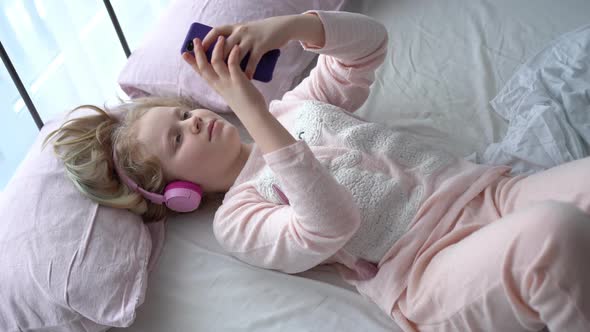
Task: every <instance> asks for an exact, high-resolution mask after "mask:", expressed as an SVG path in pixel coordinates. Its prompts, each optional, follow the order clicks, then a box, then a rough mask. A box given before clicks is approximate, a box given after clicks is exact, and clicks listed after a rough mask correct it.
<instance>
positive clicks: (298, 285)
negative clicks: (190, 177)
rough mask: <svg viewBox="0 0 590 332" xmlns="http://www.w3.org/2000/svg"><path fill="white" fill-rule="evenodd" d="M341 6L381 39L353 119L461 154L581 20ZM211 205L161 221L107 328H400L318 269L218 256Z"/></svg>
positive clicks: (436, 4)
mask: <svg viewBox="0 0 590 332" xmlns="http://www.w3.org/2000/svg"><path fill="white" fill-rule="evenodd" d="M347 10H349V11H356V12H361V13H364V14H366V15H369V16H372V17H374V18H376V19H377V20H379V21H381V22H382V23H383V24H385V26H386V27H387V29H388V31H389V39H390V41H389V46H388V48H389V49H388V55H387V58H386V60H385V63H384V64H383V65H382V66H381V67H380V68H379V70H378V71H377V73H376V79H375V83H374V85H373V87H372V90H371V93H370V95H369V98H368V100H367V101H366V103H365V104H364V105H363V106H362V107H361V108H360V109H359V110H358V111H357V114H358V115H360V116H361V117H362V118H364V119H366V120H368V121H372V122H379V123H385V124H387V125H389V126H391V127H393V128H396V127H397V128H401V127H403V128H405V129H409V130H411V131H413V132H415V133H417V134H421V135H424V136H426V137H429V138H431V140H432V142H433V143H434V144H440V145H441V146H444V147H445V148H446V149H447V150H451V151H453V152H454V153H456V154H458V155H460V156H464V157H466V158H470V156H473V154H476V153H481V152H482V151H484V150H485V148H486V147H487V146H488V145H489V144H491V143H493V142H495V141H498V140H500V139H501V138H502V136H503V135H504V134H505V132H506V128H507V124H506V122H505V120H503V119H502V118H501V117H500V116H498V115H497V114H496V113H495V112H494V111H493V109H492V107H491V105H490V103H489V101H490V100H492V99H493V98H494V96H495V95H496V94H497V93H498V91H499V90H500V89H501V88H502V87H503V86H504V84H505V83H506V82H507V81H508V80H509V79H510V77H511V76H512V74H513V73H514V72H515V71H516V70H517V69H518V67H519V66H520V65H521V64H522V63H524V62H525V61H526V60H527V59H529V58H530V57H532V56H533V55H535V54H536V53H537V52H539V51H540V50H542V49H543V47H544V46H545V45H547V44H548V43H549V42H550V41H551V40H553V39H555V38H556V37H558V36H560V35H562V34H563V33H566V32H568V31H571V30H574V29H575V28H577V27H579V26H582V25H584V24H588V23H590V22H589V21H590V19H589V18H588V13H590V2H588V1H586V0H567V1H559V2H557V1H549V0H534V1H533V0H520V1H510V0H496V1H493V2H489V1H483V0H470V1H468V0H447V1H435V0H423V1H412V0H398V1H388V0H375V1H351V4H349V6H348V8H347ZM227 118H228V120H230V121H231V122H232V123H234V124H238V120H237V118H236V117H235V116H232V115H228V116H227ZM238 125H239V124H238ZM239 127H240V128H241V131H242V135H243V137H244V139H248V137H247V133H246V132H245V130H244V128H243V127H241V126H240V125H239ZM221 200H222V196H221V195H220V196H218V197H211V198H210V199H209V200H207V201H206V202H204V203H203V205H202V208H201V209H199V210H198V211H196V212H193V213H189V214H184V215H178V216H174V217H172V218H170V220H169V222H168V224H167V226H166V235H165V245H164V247H163V249H162V251H161V255H160V258H159V261H158V262H157V265H156V266H155V268H154V270H153V271H152V272H151V274H150V278H149V283H148V288H147V294H146V298H145V302H144V304H143V305H142V306H141V307H140V308H139V310H138V312H137V317H136V320H135V322H134V323H133V325H132V326H130V327H128V328H122V329H119V328H114V329H111V331H126V332H131V331H142V332H151V331H154V332H155V331H233V330H247V331H400V329H399V327H397V326H396V324H395V323H394V322H393V321H391V320H390V318H389V317H388V316H387V315H386V314H385V313H383V312H381V311H380V310H379V308H378V307H377V306H376V305H374V304H373V303H371V302H369V301H368V300H367V299H365V298H363V297H362V296H361V295H359V294H358V293H357V292H356V290H355V289H354V288H352V287H351V286H349V285H347V284H346V283H344V282H343V281H342V280H341V279H340V277H339V276H338V274H337V273H336V272H335V271H334V270H333V268H332V267H330V266H319V267H316V268H314V269H312V270H310V271H307V272H304V273H301V274H297V275H286V274H283V273H279V272H274V271H268V270H262V269H258V268H255V267H252V266H249V265H247V264H244V263H242V262H239V261H238V260H236V259H235V258H233V257H231V256H229V255H227V254H225V253H224V251H223V250H222V248H221V247H220V246H219V244H218V243H217V242H216V241H215V238H214V236H213V232H212V225H211V223H212V220H213V216H214V213H215V210H216V208H217V207H218V206H219V205H220V204H221Z"/></svg>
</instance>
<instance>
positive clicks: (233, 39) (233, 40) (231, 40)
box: [223, 33, 240, 59]
mask: <svg viewBox="0 0 590 332" xmlns="http://www.w3.org/2000/svg"><path fill="white" fill-rule="evenodd" d="M238 38H239V37H238V36H237V35H236V34H235V33H234V34H231V35H229V37H227V41H226V43H225V47H224V48H223V58H224V59H227V57H228V56H229V53H230V52H231V50H233V48H234V46H235V45H238V44H239V42H240V40H239V39H238Z"/></svg>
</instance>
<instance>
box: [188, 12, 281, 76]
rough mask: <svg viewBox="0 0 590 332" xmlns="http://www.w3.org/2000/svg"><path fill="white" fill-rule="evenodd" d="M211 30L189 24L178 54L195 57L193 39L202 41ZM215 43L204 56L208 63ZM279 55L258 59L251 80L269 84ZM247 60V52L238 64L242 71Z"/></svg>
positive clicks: (198, 24)
mask: <svg viewBox="0 0 590 332" xmlns="http://www.w3.org/2000/svg"><path fill="white" fill-rule="evenodd" d="M211 29H212V27H210V26H208V25H205V24H201V23H198V22H195V23H193V24H191V26H190V29H189V30H188V33H187V34H186V37H185V38H184V42H183V43H182V47H181V49H180V53H181V54H182V53H184V52H190V53H191V54H192V55H195V52H194V49H193V48H194V45H193V39H194V38H199V39H201V40H203V38H205V36H206V35H207V33H208V32H209V30H211ZM216 43H217V41H215V42H213V44H212V45H211V46H210V47H209V49H208V50H207V51H206V52H205V55H207V61H209V62H211V55H212V53H213V48H214V47H215V44H216ZM280 55H281V51H280V50H278V49H275V50H270V51H268V52H266V53H265V54H264V55H263V56H262V58H261V59H260V62H258V65H257V66H256V70H255V71H254V75H253V77H252V78H253V79H255V80H257V81H261V82H270V80H272V74H273V72H274V69H275V65H276V64H277V60H278V59H279V56H280ZM248 59H250V52H248V54H246V56H245V57H244V59H242V62H240V67H241V68H242V70H246V66H247V65H248Z"/></svg>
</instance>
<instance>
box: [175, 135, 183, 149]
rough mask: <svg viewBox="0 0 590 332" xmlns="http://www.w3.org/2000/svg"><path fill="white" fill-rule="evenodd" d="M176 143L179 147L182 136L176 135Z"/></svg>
mask: <svg viewBox="0 0 590 332" xmlns="http://www.w3.org/2000/svg"><path fill="white" fill-rule="evenodd" d="M174 143H176V146H178V145H179V144H180V143H182V135H181V134H178V135H176V137H174Z"/></svg>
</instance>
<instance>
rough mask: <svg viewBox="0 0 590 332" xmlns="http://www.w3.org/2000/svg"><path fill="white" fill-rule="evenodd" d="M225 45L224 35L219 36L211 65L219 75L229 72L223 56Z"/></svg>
mask: <svg viewBox="0 0 590 332" xmlns="http://www.w3.org/2000/svg"><path fill="white" fill-rule="evenodd" d="M224 45H225V38H224V37H223V36H219V38H217V43H216V44H215V47H214V48H213V54H212V55H211V65H212V66H213V69H215V72H216V73H217V75H219V76H227V75H228V73H229V72H228V70H227V66H226V65H225V61H224V59H225V58H224V57H223V49H224Z"/></svg>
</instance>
